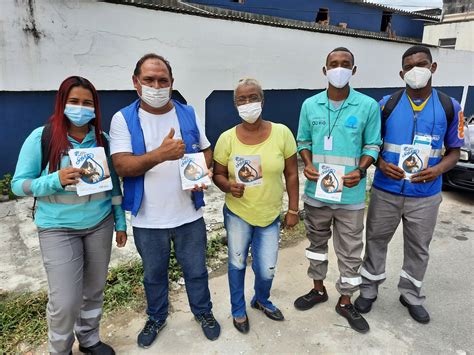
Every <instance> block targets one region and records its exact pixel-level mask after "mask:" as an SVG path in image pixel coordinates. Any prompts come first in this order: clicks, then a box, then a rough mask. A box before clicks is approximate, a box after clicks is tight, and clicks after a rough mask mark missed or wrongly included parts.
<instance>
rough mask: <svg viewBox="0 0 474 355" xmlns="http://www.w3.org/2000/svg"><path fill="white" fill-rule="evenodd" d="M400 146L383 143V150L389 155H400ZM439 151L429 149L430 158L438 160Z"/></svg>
mask: <svg viewBox="0 0 474 355" xmlns="http://www.w3.org/2000/svg"><path fill="white" fill-rule="evenodd" d="M401 149H402V146H401V145H400V144H393V143H384V144H383V150H385V151H387V152H391V153H396V154H400V152H401ZM440 157H441V149H431V153H430V158H440Z"/></svg>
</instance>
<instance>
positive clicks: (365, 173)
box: [356, 166, 367, 179]
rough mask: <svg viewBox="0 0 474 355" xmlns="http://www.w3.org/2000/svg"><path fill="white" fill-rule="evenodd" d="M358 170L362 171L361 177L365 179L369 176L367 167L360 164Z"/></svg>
mask: <svg viewBox="0 0 474 355" xmlns="http://www.w3.org/2000/svg"><path fill="white" fill-rule="evenodd" d="M356 170H359V172H360V178H361V179H363V178H365V177H366V176H367V169H365V168H361V167H360V166H358V167H357V168H356Z"/></svg>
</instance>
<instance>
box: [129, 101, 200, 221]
mask: <svg viewBox="0 0 474 355" xmlns="http://www.w3.org/2000/svg"><path fill="white" fill-rule="evenodd" d="M172 101H173V104H174V107H175V108H176V115H177V116H178V122H179V127H180V130H181V137H182V139H183V141H184V144H185V145H186V153H198V152H199V151H200V145H199V142H200V135H199V129H198V127H197V124H196V115H195V114H194V110H193V108H192V107H191V106H188V105H183V104H181V103H179V102H178V101H176V100H172ZM139 108H140V99H138V100H136V101H134V102H133V103H131V104H130V105H128V106H127V107H124V108H123V109H121V110H120V112H121V113H122V115H123V117H124V118H125V122H127V127H128V130H129V132H130V135H131V137H132V151H133V154H134V155H143V154H145V153H146V148H145V138H144V136H143V131H142V126H141V124H140V119H139V118H138V109H139ZM144 185H145V176H144V175H141V176H135V177H124V178H123V195H124V198H123V203H122V208H123V209H124V210H126V211H131V212H132V215H134V216H136V215H137V214H138V211H139V210H140V206H141V204H142V200H143V193H144ZM192 200H193V202H194V207H195V208H196V210H198V209H199V208H201V207H202V206H204V193H203V192H193V193H192Z"/></svg>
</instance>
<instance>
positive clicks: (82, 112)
mask: <svg viewBox="0 0 474 355" xmlns="http://www.w3.org/2000/svg"><path fill="white" fill-rule="evenodd" d="M64 114H65V115H66V116H67V118H69V121H71V123H72V124H73V125H74V126H77V127H82V126H84V125H86V124H88V123H89V122H90V121H91V120H93V119H94V118H95V112H94V108H93V107H86V106H79V105H66V107H65V108H64Z"/></svg>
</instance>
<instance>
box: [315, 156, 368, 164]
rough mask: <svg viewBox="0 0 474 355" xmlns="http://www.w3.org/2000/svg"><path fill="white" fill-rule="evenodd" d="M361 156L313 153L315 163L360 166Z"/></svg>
mask: <svg viewBox="0 0 474 355" xmlns="http://www.w3.org/2000/svg"><path fill="white" fill-rule="evenodd" d="M359 160H360V159H359V158H349V157H339V156H335V155H321V154H313V163H325V164H337V165H346V166H358V165H359Z"/></svg>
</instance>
